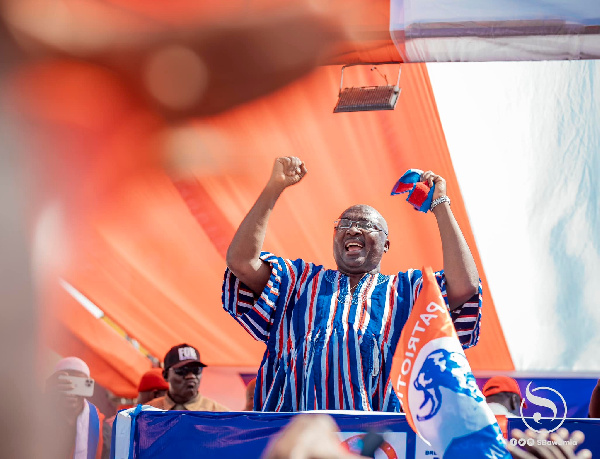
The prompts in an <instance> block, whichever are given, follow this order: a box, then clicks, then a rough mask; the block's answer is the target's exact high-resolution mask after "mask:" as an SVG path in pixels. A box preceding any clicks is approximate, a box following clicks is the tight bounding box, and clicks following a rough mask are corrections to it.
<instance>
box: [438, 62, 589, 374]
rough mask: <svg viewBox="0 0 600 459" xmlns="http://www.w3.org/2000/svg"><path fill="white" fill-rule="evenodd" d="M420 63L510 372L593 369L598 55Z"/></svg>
mask: <svg viewBox="0 0 600 459" xmlns="http://www.w3.org/2000/svg"><path fill="white" fill-rule="evenodd" d="M428 69H429V74H430V77H431V82H432V86H433V90H434V93H435V97H436V102H437V104H438V110H439V113H440V117H441V120H442V125H443V127H444V132H445V134H446V140H447V142H448V147H449V149H450V153H451V156H452V161H453V163H454V167H455V169H456V173H457V176H458V181H459V183H460V184H461V191H462V194H463V198H464V200H465V204H466V206H467V211H468V213H469V218H470V221H471V226H472V228H473V231H474V234H475V238H476V241H477V245H478V248H479V251H480V254H481V257H482V262H483V265H484V269H485V272H486V275H487V279H488V282H489V285H490V289H491V293H492V295H493V298H494V302H495V305H496V309H497V311H498V315H499V317H500V321H501V323H502V327H503V330H504V333H505V335H506V338H507V342H508V345H509V348H510V350H511V354H512V356H513V359H514V361H515V365H516V367H517V370H543V371H557V370H561V371H562V370H575V371H600V333H599V331H600V297H599V294H598V292H597V286H599V285H600V280H599V279H598V278H599V276H598V273H599V272H600V205H599V201H598V188H599V187H598V182H599V179H600V91H599V90H598V88H600V62H598V61H570V62H565V61H563V62H518V63H517V62H502V63H451V64H428ZM484 320H485V319H484Z"/></svg>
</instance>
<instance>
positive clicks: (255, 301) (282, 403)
mask: <svg viewBox="0 0 600 459" xmlns="http://www.w3.org/2000/svg"><path fill="white" fill-rule="evenodd" d="M261 258H262V259H263V260H264V261H266V262H268V263H270V265H271V268H272V270H271V277H270V279H269V281H268V282H267V285H266V286H265V288H264V290H263V292H262V294H261V295H260V297H259V298H256V297H255V295H254V293H253V292H252V291H251V289H250V288H248V287H247V286H246V285H245V284H243V283H242V282H241V281H240V280H239V279H237V278H236V277H235V275H234V274H233V273H232V272H231V271H230V270H226V271H225V279H224V282H223V297H222V300H223V307H224V308H225V309H226V310H227V312H229V314H231V315H232V316H233V317H234V318H235V319H236V320H237V321H238V322H239V323H240V324H241V325H242V326H243V327H244V328H245V329H246V331H248V333H250V334H251V335H252V336H253V337H254V338H255V339H257V340H259V341H263V342H265V343H266V345H267V349H266V351H265V355H264V357H263V360H262V363H261V365H260V369H259V370H258V374H257V378H256V390H255V393H254V409H256V410H262V411H302V410H320V409H323V410H325V409H327V410H375V411H400V403H399V401H398V398H397V397H396V394H395V393H394V391H393V390H392V384H391V382H390V370H391V366H392V357H393V355H394V351H395V350H396V345H397V343H398V339H399V338H400V332H401V331H402V327H403V326H404V324H405V323H406V320H407V318H408V315H409V313H410V311H411V308H412V305H413V303H414V301H415V299H416V298H417V296H418V294H419V291H420V288H421V283H422V277H421V272H420V271H417V270H408V271H407V272H405V273H403V272H400V273H398V274H394V275H390V276H386V275H383V274H376V275H366V276H364V277H363V278H362V279H361V280H360V282H359V283H358V284H357V286H356V287H355V288H354V289H353V291H350V283H349V278H348V276H346V275H344V274H342V273H340V272H339V271H335V270H331V269H325V268H324V267H323V266H318V265H315V264H312V263H307V262H305V261H303V260H294V261H292V260H286V259H283V258H279V257H276V256H275V255H273V254H270V253H266V252H263V253H262V254H261ZM436 279H437V281H438V284H439V285H440V288H441V290H442V294H443V296H444V299H445V300H446V278H445V276H444V274H443V272H437V273H436ZM446 301H447V300H446ZM451 315H452V320H453V321H454V326H455V328H456V330H457V332H458V335H459V339H460V341H461V343H462V345H463V347H464V348H465V349H466V348H468V347H471V346H474V345H475V344H476V343H477V340H478V338H479V327H480V320H481V283H480V286H479V294H478V295H475V296H474V297H473V298H471V300H469V301H468V302H467V303H465V304H464V305H462V306H461V307H459V308H457V309H455V310H454V311H452V313H451Z"/></svg>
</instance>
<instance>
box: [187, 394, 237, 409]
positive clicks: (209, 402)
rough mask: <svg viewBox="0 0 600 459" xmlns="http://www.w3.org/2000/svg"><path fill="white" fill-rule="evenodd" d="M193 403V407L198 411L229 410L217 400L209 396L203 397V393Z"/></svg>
mask: <svg viewBox="0 0 600 459" xmlns="http://www.w3.org/2000/svg"><path fill="white" fill-rule="evenodd" d="M195 405H196V407H194V409H195V410H198V411H231V410H230V409H229V408H227V407H226V406H224V405H221V404H220V403H219V402H216V401H214V400H213V399H211V398H208V397H204V396H203V395H200V396H199V397H198V400H197V401H196V403H195Z"/></svg>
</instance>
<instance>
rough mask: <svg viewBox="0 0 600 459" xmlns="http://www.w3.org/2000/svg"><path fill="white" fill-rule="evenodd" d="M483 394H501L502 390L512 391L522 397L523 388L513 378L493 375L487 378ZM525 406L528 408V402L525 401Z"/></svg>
mask: <svg viewBox="0 0 600 459" xmlns="http://www.w3.org/2000/svg"><path fill="white" fill-rule="evenodd" d="M482 392H483V395H484V396H485V397H488V396H490V395H494V394H499V393H500V392H512V393H513V394H517V395H518V396H519V397H521V399H522V398H523V397H522V396H521V389H520V388H519V384H518V383H517V381H515V380H514V379H513V378H509V377H508V376H493V377H491V378H490V379H488V380H487V382H486V383H485V384H484V386H483V390H482ZM523 407H525V408H527V403H523Z"/></svg>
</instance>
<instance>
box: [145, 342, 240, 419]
mask: <svg viewBox="0 0 600 459" xmlns="http://www.w3.org/2000/svg"><path fill="white" fill-rule="evenodd" d="M205 366H206V365H204V364H203V363H202V362H201V361H200V353H199V352H198V350H197V349H196V348H195V347H192V346H190V345H189V344H179V345H177V346H173V347H172V348H171V349H170V350H169V352H167V354H166V355H165V359H164V370H163V377H164V379H165V381H167V383H168V384H169V389H168V391H167V393H166V394H165V395H164V396H162V397H159V398H156V399H154V400H151V401H150V402H148V403H147V405H150V406H153V407H155V408H159V409H161V410H183V411H229V409H228V408H226V407H224V406H223V405H221V404H220V403H217V402H215V401H214V400H211V399H210V398H208V397H204V396H203V395H200V393H199V392H198V389H199V387H200V379H201V378H202V369H203V368H204V367H205Z"/></svg>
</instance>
